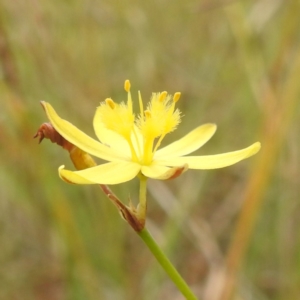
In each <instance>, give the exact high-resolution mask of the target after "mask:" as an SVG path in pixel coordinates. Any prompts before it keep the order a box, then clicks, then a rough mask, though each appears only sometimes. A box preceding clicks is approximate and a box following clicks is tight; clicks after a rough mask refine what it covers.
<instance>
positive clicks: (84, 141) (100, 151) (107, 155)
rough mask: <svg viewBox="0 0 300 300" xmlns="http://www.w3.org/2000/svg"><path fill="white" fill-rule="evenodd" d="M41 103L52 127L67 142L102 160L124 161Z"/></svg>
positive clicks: (51, 108)
mask: <svg viewBox="0 0 300 300" xmlns="http://www.w3.org/2000/svg"><path fill="white" fill-rule="evenodd" d="M41 103H42V105H43V107H44V109H45V111H46V114H47V116H48V118H49V120H50V122H51V124H52V125H53V127H54V128H55V129H56V131H57V132H58V133H59V134H60V135H62V136H63V137H64V138H65V139H66V140H67V141H69V142H70V143H72V144H73V145H75V146H77V147H78V148H80V149H81V150H83V151H85V152H87V153H89V154H91V155H94V156H96V157H99V158H102V159H104V160H108V161H120V160H123V159H124V158H123V157H120V156H119V154H118V153H116V152H115V151H113V150H112V149H110V148H109V147H107V146H105V145H103V144H101V143H99V142H98V141H96V140H94V139H92V138H91V137H89V136H88V135H86V134H85V133H84V132H82V131H81V130H79V129H78V128H77V127H75V126H74V125H72V124H71V123H69V122H68V121H66V120H63V119H61V118H60V117H59V116H58V115H57V113H56V111H55V110H54V108H53V107H52V106H51V105H50V104H49V103H47V102H44V101H42V102H41Z"/></svg>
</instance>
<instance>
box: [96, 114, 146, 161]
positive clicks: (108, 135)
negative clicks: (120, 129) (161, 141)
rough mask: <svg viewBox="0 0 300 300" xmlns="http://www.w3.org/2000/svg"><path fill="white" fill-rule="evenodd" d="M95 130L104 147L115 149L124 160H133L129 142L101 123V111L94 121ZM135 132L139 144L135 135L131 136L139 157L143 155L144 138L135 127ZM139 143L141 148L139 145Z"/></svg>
mask: <svg viewBox="0 0 300 300" xmlns="http://www.w3.org/2000/svg"><path fill="white" fill-rule="evenodd" d="M93 125H94V130H95V133H96V136H97V137H98V139H99V140H100V141H101V143H103V144H104V145H108V146H110V147H111V149H114V150H115V152H117V153H119V155H120V156H122V157H124V159H128V158H131V150H130V147H129V144H128V142H127V141H126V140H125V138H124V137H123V136H121V135H120V134H118V133H116V132H114V131H112V130H110V129H107V128H106V127H105V126H104V124H103V122H102V121H101V117H100V113H99V109H97V110H96V113H95V116H94V120H93ZM134 130H135V132H136V135H137V136H136V137H137V138H138V142H137V141H136V138H135V136H134V133H132V134H131V140H132V143H133V147H134V148H135V150H136V153H137V154H138V156H140V155H141V153H140V151H139V149H142V146H141V145H142V141H143V137H142V135H141V133H140V130H139V129H138V128H137V127H136V126H135V125H134ZM137 143H139V145H140V146H138V145H137Z"/></svg>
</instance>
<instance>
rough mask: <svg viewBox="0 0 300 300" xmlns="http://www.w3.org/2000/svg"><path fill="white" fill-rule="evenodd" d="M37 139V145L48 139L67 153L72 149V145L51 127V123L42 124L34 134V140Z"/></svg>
mask: <svg viewBox="0 0 300 300" xmlns="http://www.w3.org/2000/svg"><path fill="white" fill-rule="evenodd" d="M37 137H38V138H39V143H41V142H42V140H43V139H44V138H46V139H49V140H50V141H51V142H52V143H56V144H57V145H59V146H61V147H63V148H64V149H66V150H68V151H69V152H70V151H71V150H72V149H73V148H74V145H73V144H71V143H70V142H68V141H67V140H66V139H65V138H64V137H62V136H61V135H60V134H59V133H58V132H57V131H56V130H55V128H54V127H53V126H52V124H51V123H43V124H42V125H41V126H40V128H39V129H38V131H37V133H36V134H35V136H34V138H37Z"/></svg>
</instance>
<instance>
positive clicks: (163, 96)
mask: <svg viewBox="0 0 300 300" xmlns="http://www.w3.org/2000/svg"><path fill="white" fill-rule="evenodd" d="M166 97H167V92H166V91H164V92H161V93H160V95H159V99H158V101H159V102H163V101H164V100H165V99H166Z"/></svg>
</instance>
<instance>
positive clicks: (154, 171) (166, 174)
mask: <svg viewBox="0 0 300 300" xmlns="http://www.w3.org/2000/svg"><path fill="white" fill-rule="evenodd" d="M187 169H188V166H187V165H186V164H184V165H182V166H180V167H174V168H169V167H165V166H158V165H151V166H142V169H141V172H142V173H143V174H144V175H145V176H146V177H149V178H153V179H159V180H166V179H173V178H176V177H178V176H179V175H181V174H182V173H184V172H185V171H187Z"/></svg>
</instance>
